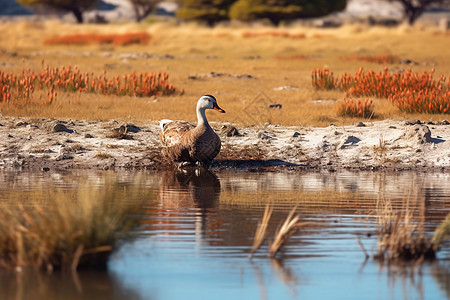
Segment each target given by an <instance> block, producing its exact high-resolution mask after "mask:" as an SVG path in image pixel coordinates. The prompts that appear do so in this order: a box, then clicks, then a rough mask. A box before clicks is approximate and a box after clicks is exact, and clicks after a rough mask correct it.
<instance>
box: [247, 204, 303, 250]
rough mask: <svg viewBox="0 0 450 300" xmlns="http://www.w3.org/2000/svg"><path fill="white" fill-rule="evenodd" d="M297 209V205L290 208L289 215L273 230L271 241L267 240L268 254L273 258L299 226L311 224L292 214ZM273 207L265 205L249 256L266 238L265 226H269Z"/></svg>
mask: <svg viewBox="0 0 450 300" xmlns="http://www.w3.org/2000/svg"><path fill="white" fill-rule="evenodd" d="M296 210H297V206H295V207H294V208H292V210H291V211H290V212H289V215H288V216H287V217H286V219H285V220H284V222H282V223H281V224H280V225H279V226H278V228H277V230H276V231H275V234H274V237H273V240H272V241H269V243H268V244H269V248H268V256H269V257H270V258H275V257H276V256H277V254H278V253H279V252H280V250H281V249H282V248H283V246H284V245H285V244H286V243H287V241H288V240H289V238H290V237H291V236H292V235H293V234H295V233H296V232H297V231H298V230H299V229H300V228H302V227H305V226H308V225H311V223H309V222H301V221H300V216H299V215H294V214H295V211H296ZM272 212H273V207H272V206H271V205H270V204H267V205H266V208H265V210H264V215H263V218H262V219H261V220H260V221H259V222H258V227H257V229H256V233H255V238H254V240H253V247H252V249H251V250H250V254H249V258H250V259H251V258H252V257H253V253H255V252H256V251H257V250H258V249H259V248H260V247H261V245H262V243H263V242H264V241H265V240H266V237H267V233H266V232H267V228H268V226H269V222H270V218H271V216H272Z"/></svg>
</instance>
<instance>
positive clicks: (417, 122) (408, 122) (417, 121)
mask: <svg viewBox="0 0 450 300" xmlns="http://www.w3.org/2000/svg"><path fill="white" fill-rule="evenodd" d="M420 124H422V122H421V121H420V120H414V121H406V122H405V125H411V126H412V125H420Z"/></svg>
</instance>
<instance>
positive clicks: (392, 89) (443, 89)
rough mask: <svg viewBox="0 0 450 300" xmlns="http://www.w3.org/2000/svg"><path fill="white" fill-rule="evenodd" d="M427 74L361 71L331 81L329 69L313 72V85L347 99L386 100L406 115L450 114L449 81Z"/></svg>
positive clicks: (331, 73) (431, 73) (442, 77)
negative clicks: (341, 94)
mask: <svg viewBox="0 0 450 300" xmlns="http://www.w3.org/2000/svg"><path fill="white" fill-rule="evenodd" d="M433 74H434V70H432V71H431V72H430V73H428V72H426V71H425V72H423V73H422V74H419V73H413V72H412V71H411V70H407V71H405V72H397V73H393V74H391V73H390V72H389V70H388V68H385V69H384V71H383V72H379V73H376V72H374V71H369V72H365V71H364V69H363V68H360V69H359V70H358V71H357V72H356V73H355V75H350V74H346V73H345V74H343V75H342V76H341V77H340V78H338V79H334V77H333V72H330V71H329V70H328V69H326V68H325V69H317V70H313V72H312V85H313V86H314V87H315V88H318V89H326V90H329V89H341V90H343V91H345V93H346V94H347V95H348V96H354V97H377V98H384V99H388V100H389V101H390V102H391V103H392V104H394V105H395V106H397V107H398V108H399V109H400V110H401V111H404V112H407V113H450V82H447V78H446V77H444V76H441V77H440V78H439V79H438V80H435V79H434V77H433Z"/></svg>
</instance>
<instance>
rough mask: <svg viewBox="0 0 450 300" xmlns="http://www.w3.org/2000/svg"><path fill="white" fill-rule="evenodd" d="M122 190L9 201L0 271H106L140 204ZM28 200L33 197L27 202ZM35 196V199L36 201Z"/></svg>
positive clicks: (0, 223)
mask: <svg viewBox="0 0 450 300" xmlns="http://www.w3.org/2000/svg"><path fill="white" fill-rule="evenodd" d="M124 192H125V190H123V189H116V188H113V187H111V188H109V189H108V188H105V189H102V191H99V190H96V189H95V188H94V187H80V188H79V189H78V190H76V191H63V190H53V191H50V192H48V194H47V195H46V196H45V198H43V200H42V201H32V200H29V199H30V198H37V199H39V198H41V197H44V195H28V197H29V198H24V195H23V194H20V193H19V194H16V195H15V196H11V199H10V200H9V201H7V202H6V203H5V202H4V203H1V204H0V208H1V209H0V266H1V267H3V268H21V267H32V268H38V269H47V270H52V269H63V270H73V271H74V270H76V269H77V268H78V267H94V268H102V269H103V268H105V267H106V262H107V259H108V257H109V255H110V253H111V251H112V250H113V249H114V248H115V247H116V246H117V245H118V242H119V241H121V239H123V238H125V237H126V236H127V235H128V234H129V233H130V230H131V229H132V227H133V225H134V224H135V218H133V217H132V215H131V214H132V213H133V212H135V211H136V209H137V206H138V203H136V202H133V203H131V202H127V201H126V198H125V195H126V193H124ZM30 196H31V197H30ZM36 196H39V197H36Z"/></svg>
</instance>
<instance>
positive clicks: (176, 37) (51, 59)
mask: <svg viewBox="0 0 450 300" xmlns="http://www.w3.org/2000/svg"><path fill="white" fill-rule="evenodd" d="M0 30H1V32H2V35H1V36H0V44H1V45H2V49H1V50H0V59H1V60H2V61H3V62H5V63H4V65H3V66H2V70H3V71H7V72H15V73H18V72H20V70H21V69H23V68H24V67H29V68H30V69H31V70H33V71H36V72H37V71H38V70H40V69H41V61H42V59H45V63H46V64H48V65H49V66H51V67H57V66H63V65H66V66H67V65H72V66H77V67H78V68H80V69H82V70H83V71H84V72H96V73H97V72H98V71H99V70H106V72H107V74H108V76H109V75H110V76H111V77H114V76H117V75H121V74H127V73H128V74H129V73H131V72H136V73H140V72H159V71H162V72H167V73H168V74H169V76H170V78H171V82H172V83H173V84H174V86H176V87H179V88H180V89H181V88H185V94H184V95H176V96H158V97H157V98H156V97H153V98H135V97H133V96H125V97H118V96H112V95H93V94H81V95H78V94H76V95H73V94H68V93H59V94H58V98H57V100H56V101H54V102H53V103H52V104H51V105H48V106H45V107H36V108H33V107H31V108H26V109H18V108H17V107H15V106H11V105H7V104H6V105H5V104H4V105H1V106H0V111H1V113H2V114H4V115H14V116H30V117H52V118H75V119H96V120H97V119H128V120H129V119H134V120H144V119H145V120H159V119H161V118H170V119H184V120H187V121H195V113H194V108H195V103H196V101H197V99H198V97H199V96H200V95H202V94H206V93H210V94H214V95H216V96H217V99H218V101H219V104H220V105H221V106H222V107H223V108H224V109H225V110H226V111H227V113H226V114H224V115H218V114H210V115H209V118H210V119H211V120H212V121H222V122H225V121H228V122H233V123H238V124H240V125H252V124H255V123H264V122H267V121H270V122H271V123H277V124H283V125H318V126H325V125H329V123H330V120H332V121H331V122H332V123H334V124H337V125H340V124H350V123H354V121H355V120H354V119H353V118H348V117H345V116H343V117H342V116H338V115H337V113H336V112H335V111H334V109H333V107H334V105H333V102H332V101H331V102H323V103H321V104H316V103H314V102H312V101H313V100H339V99H342V98H343V97H344V94H343V92H341V91H318V90H315V89H314V88H312V86H311V70H312V69H315V68H322V67H329V68H330V69H332V70H333V71H335V73H336V74H343V73H345V72H347V73H354V72H355V71H357V70H358V69H359V68H360V67H364V68H365V69H367V70H372V69H373V70H375V71H377V72H379V71H381V70H383V65H381V64H378V63H376V62H370V61H359V60H358V61H353V60H352V61H348V60H345V59H343V58H346V57H355V56H358V57H378V56H380V55H393V56H396V57H399V58H400V59H410V60H412V61H415V62H418V64H417V65H415V66H414V67H413V68H414V71H416V72H423V71H425V70H430V69H431V68H432V67H435V68H436V74H448V73H449V70H450V61H449V60H448V59H447V55H446V53H447V49H448V48H449V47H450V39H448V37H447V36H446V35H444V34H441V33H438V31H437V30H433V29H420V28H413V29H410V28H408V27H400V28H395V29H385V28H377V27H364V26H347V27H343V28H339V29H321V30H319V29H310V28H301V27H298V28H284V29H280V30H279V29H274V28H265V27H261V28H252V29H249V28H232V27H229V28H226V27H217V28H213V29H210V28H203V27H197V26H194V25H185V26H180V27H178V26H174V25H171V24H154V25H143V24H117V25H115V24H110V25H101V26H100V25H93V24H85V25H83V26H76V25H74V24H65V23H56V21H49V22H44V23H27V22H17V23H2V24H0ZM142 31H144V32H148V33H149V34H150V35H151V36H152V39H151V40H150V41H149V44H148V45H146V46H143V45H129V46H127V47H121V46H114V45H85V46H79V47H76V48H75V49H73V48H71V49H70V50H69V49H68V48H67V47H66V46H63V45H55V46H52V47H50V48H49V47H48V46H45V45H44V44H43V41H44V40H45V39H47V38H50V37H53V36H55V35H56V34H58V35H69V34H89V33H93V32H95V33H98V34H109V33H127V32H142ZM246 32H256V33H257V34H256V36H254V37H251V38H247V37H245V35H246V34H244V33H246ZM258 35H259V36H258ZM293 37H294V38H293ZM295 37H301V38H295ZM318 37H320V38H318ZM422 45H433V47H425V48H424V47H422ZM129 53H135V54H137V56H136V57H133V56H130V55H128V54H129ZM143 53H147V55H144V56H140V55H141V54H143ZM167 55H170V56H167ZM170 57H172V58H170ZM280 57H284V58H289V57H292V58H293V59H282V60H280V59H279V58H280ZM298 57H302V58H304V59H297V58H298ZM22 59H24V61H23V62H22ZM389 67H390V69H404V68H407V66H405V65H401V64H399V63H394V64H391V65H390V66H389ZM210 72H220V73H226V74H250V75H252V76H253V77H254V78H253V79H252V78H235V77H232V76H231V77H219V78H204V79H200V80H192V79H189V78H188V77H189V75H195V74H205V73H210ZM281 86H292V87H296V88H297V90H283V91H275V90H274V88H277V87H281ZM261 94H263V95H264V97H263V98H260V95H261ZM274 103H279V104H282V106H283V108H282V109H281V110H277V111H274V110H273V109H270V108H269V107H268V106H269V105H270V104H274ZM374 105H375V114H376V116H377V118H379V119H383V118H394V119H425V120H441V119H442V118H443V116H442V115H426V114H425V115H424V114H421V115H420V114H419V115H418V114H413V115H405V114H403V113H401V112H400V111H398V109H396V108H395V107H392V105H391V104H389V103H387V102H386V101H378V100H377V99H374ZM255 116H258V118H257V119H255Z"/></svg>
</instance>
